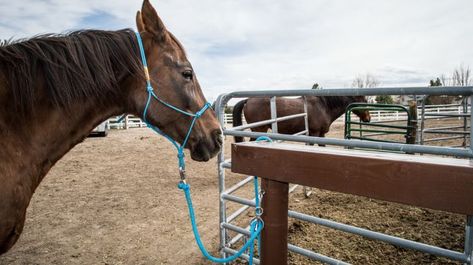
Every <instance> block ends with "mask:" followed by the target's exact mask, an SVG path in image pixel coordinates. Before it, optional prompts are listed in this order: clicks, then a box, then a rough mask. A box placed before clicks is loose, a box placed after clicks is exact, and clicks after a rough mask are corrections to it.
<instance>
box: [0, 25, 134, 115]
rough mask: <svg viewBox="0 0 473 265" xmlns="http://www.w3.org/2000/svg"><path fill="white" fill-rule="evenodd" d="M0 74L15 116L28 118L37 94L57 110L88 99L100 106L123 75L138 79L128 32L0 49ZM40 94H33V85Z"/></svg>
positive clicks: (56, 37) (45, 39) (82, 34)
mask: <svg viewBox="0 0 473 265" xmlns="http://www.w3.org/2000/svg"><path fill="white" fill-rule="evenodd" d="M0 70H1V71H2V72H3V74H4V75H5V77H6V80H7V82H8V85H7V88H6V89H9V90H10V91H11V93H10V94H11V106H14V107H15V110H16V111H15V113H18V114H29V113H30V112H31V111H32V108H33V106H34V104H35V102H36V100H37V97H38V96H39V95H40V94H39V93H43V94H44V96H45V97H47V98H48V100H49V101H50V102H51V103H52V104H54V105H56V106H59V107H61V108H65V109H67V107H68V106H70V105H71V104H72V103H74V102H76V101H78V100H84V99H87V98H89V97H96V98H98V99H100V100H101V101H103V102H104V103H105V102H106V101H109V100H114V99H115V98H116V95H118V93H120V88H119V81H120V79H121V78H123V77H124V76H126V75H129V74H132V75H141V74H142V68H141V62H140V59H139V56H138V47H137V43H136V39H135V35H134V33H133V31H132V30H130V29H125V30H120V31H100V30H82V31H75V32H71V33H68V34H47V35H40V36H36V37H33V38H31V39H28V40H24V39H22V40H16V41H12V40H8V41H3V42H2V43H1V44H0ZM40 83H41V84H43V87H44V90H43V91H42V92H40V91H38V87H39V86H38V84H40Z"/></svg>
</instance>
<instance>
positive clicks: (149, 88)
mask: <svg viewBox="0 0 473 265" xmlns="http://www.w3.org/2000/svg"><path fill="white" fill-rule="evenodd" d="M146 90H147V91H148V92H153V87H152V86H151V84H148V85H147V86H146Z"/></svg>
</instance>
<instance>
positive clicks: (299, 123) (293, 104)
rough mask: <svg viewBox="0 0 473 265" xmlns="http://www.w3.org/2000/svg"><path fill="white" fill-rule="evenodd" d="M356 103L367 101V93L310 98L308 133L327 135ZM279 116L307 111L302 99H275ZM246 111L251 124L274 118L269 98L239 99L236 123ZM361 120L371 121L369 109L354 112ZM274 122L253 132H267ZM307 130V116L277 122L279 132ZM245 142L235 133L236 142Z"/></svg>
mask: <svg viewBox="0 0 473 265" xmlns="http://www.w3.org/2000/svg"><path fill="white" fill-rule="evenodd" d="M353 102H366V98H365V97H364V96H324V97H316V96H310V97H307V113H308V121H309V135H311V136H318V137H324V136H325V134H326V133H327V132H328V131H329V129H330V125H331V124H332V122H334V121H335V120H336V119H337V118H338V117H340V116H341V115H342V114H343V113H345V109H346V108H347V106H348V105H349V104H351V103H353ZM276 110H277V116H278V117H282V116H287V115H292V114H298V113H303V112H304V100H303V99H302V98H276ZM242 112H244V114H245V119H246V121H247V122H248V123H253V122H257V121H262V120H268V119H270V118H271V110H270V99H269V98H250V99H245V100H242V101H240V102H238V103H237V104H236V105H235V106H234V107H233V126H234V127H236V126H239V125H241V124H242V118H241V114H242ZM353 112H354V113H355V114H356V115H358V116H359V117H360V118H361V120H362V121H364V122H369V121H370V119H371V117H370V113H369V111H359V110H358V111H356V110H355V111H353ZM270 128H271V125H263V126H259V127H256V128H251V130H252V131H254V132H267V131H268V130H269V129H270ZM304 130H305V122H304V118H303V117H300V118H295V119H291V120H286V121H282V122H278V133H282V134H295V133H298V132H301V131H304ZM241 141H243V137H238V136H235V142H241Z"/></svg>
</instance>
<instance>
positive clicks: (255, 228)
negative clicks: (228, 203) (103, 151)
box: [135, 32, 271, 265]
mask: <svg viewBox="0 0 473 265" xmlns="http://www.w3.org/2000/svg"><path fill="white" fill-rule="evenodd" d="M135 34H136V39H137V41H138V46H139V48H140V54H141V61H142V63H143V70H144V73H145V78H146V90H147V91H148V98H147V100H146V105H145V108H144V110H143V121H144V122H145V123H146V125H147V126H148V127H149V128H151V129H152V130H153V131H155V132H156V133H158V134H160V135H162V136H164V137H165V138H166V139H168V140H169V142H171V143H172V144H173V145H174V147H176V149H177V157H178V160H179V174H180V176H181V181H180V182H179V184H178V188H179V189H181V190H183V191H184V195H185V197H186V202H187V207H188V209H189V217H190V220H191V224H192V231H193V233H194V237H195V240H196V242H197V245H198V246H199V249H200V251H201V252H202V254H203V255H204V256H205V257H206V258H207V259H209V260H210V261H212V262H216V263H227V262H230V261H233V260H235V259H237V258H239V257H240V256H241V255H242V254H243V253H244V252H245V251H246V250H247V249H248V248H250V247H251V248H250V250H249V252H250V255H249V264H250V265H252V264H253V246H254V241H255V240H256V239H257V240H258V241H257V244H258V246H259V245H261V244H260V243H261V242H260V241H261V238H260V234H261V230H263V227H264V223H263V221H262V220H261V218H260V216H261V214H262V213H263V210H262V208H261V207H260V194H259V192H258V178H257V177H254V180H253V181H254V189H255V205H256V208H255V215H256V217H255V218H254V219H253V220H252V221H251V223H250V238H249V239H248V241H247V242H246V243H245V244H244V245H243V247H242V248H241V249H240V250H239V251H238V252H237V253H236V254H234V255H233V256H230V257H227V258H216V257H213V256H212V255H210V254H209V252H208V251H207V250H206V249H205V247H204V244H203V243H202V240H201V238H200V234H199V230H198V228H197V224H196V219H195V213H194V207H193V206H192V198H191V192H190V185H189V184H187V183H186V173H185V167H186V163H185V160H184V147H185V146H186V144H187V141H188V140H189V137H190V134H191V132H192V129H193V128H194V125H195V123H196V121H197V119H199V118H200V117H201V116H202V115H203V114H204V113H205V111H207V110H208V109H209V108H210V107H211V105H210V103H206V104H205V105H204V106H203V107H202V108H201V109H200V110H199V111H197V112H196V113H190V112H187V111H184V110H181V109H179V108H177V107H175V106H173V105H171V104H169V103H167V102H165V101H163V100H162V99H160V98H159V97H158V96H157V95H156V94H155V93H154V90H153V87H152V85H151V79H150V76H149V71H148V64H147V62H146V55H145V51H144V48H143V42H142V40H141V36H140V34H139V33H138V32H135ZM151 98H154V99H155V100H157V101H158V102H160V103H161V104H163V105H164V106H166V107H168V108H171V109H173V110H175V111H177V112H179V113H181V114H183V115H186V116H190V117H192V121H191V124H190V125H189V130H188V131H187V134H186V137H185V138H184V141H183V142H182V144H181V145H179V143H177V142H176V141H175V140H174V139H172V138H171V137H170V136H169V135H167V134H166V133H164V132H163V131H162V130H161V129H159V128H158V127H156V126H153V125H152V124H150V123H148V121H147V119H146V116H147V115H146V114H147V112H148V109H149V106H150V104H151ZM260 140H266V141H271V139H269V138H268V137H260V138H258V139H257V141H260ZM258 246H257V247H258ZM258 249H259V248H258Z"/></svg>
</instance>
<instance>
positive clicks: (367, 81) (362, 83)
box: [351, 73, 379, 88]
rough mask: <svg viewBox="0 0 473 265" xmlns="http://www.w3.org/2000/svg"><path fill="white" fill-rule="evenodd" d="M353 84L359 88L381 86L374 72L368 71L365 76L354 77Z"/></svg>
mask: <svg viewBox="0 0 473 265" xmlns="http://www.w3.org/2000/svg"><path fill="white" fill-rule="evenodd" d="M351 86H352V87H357V88H372V87H377V86H379V81H378V79H376V77H374V76H373V75H372V74H369V73H368V74H366V75H364V76H362V75H359V76H357V77H356V78H355V79H353V82H352V84H351Z"/></svg>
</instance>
